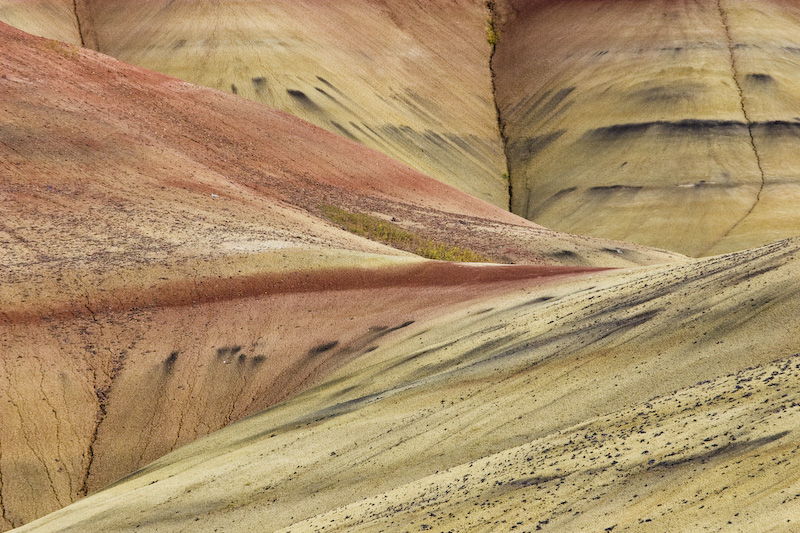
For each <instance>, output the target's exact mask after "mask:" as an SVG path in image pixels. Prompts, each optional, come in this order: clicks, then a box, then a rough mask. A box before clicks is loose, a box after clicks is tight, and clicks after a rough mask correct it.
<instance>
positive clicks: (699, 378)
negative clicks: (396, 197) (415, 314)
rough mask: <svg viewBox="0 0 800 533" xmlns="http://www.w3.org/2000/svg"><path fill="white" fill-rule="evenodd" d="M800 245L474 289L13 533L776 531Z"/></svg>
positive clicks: (791, 399) (786, 479)
mask: <svg viewBox="0 0 800 533" xmlns="http://www.w3.org/2000/svg"><path fill="white" fill-rule="evenodd" d="M797 253H798V242H797V241H787V242H781V243H777V244H775V245H772V246H768V247H765V248H761V249H756V250H753V251H749V252H742V253H739V254H733V255H728V256H721V257H715V258H711V259H708V260H704V261H700V262H697V263H692V264H687V265H683V266H664V267H651V268H648V269H637V270H629V271H622V272H618V273H612V274H603V275H599V276H596V277H593V278H591V279H584V280H575V281H573V282H571V283H569V284H559V285H552V286H546V287H536V286H532V285H529V286H528V287H527V288H526V289H525V290H522V291H519V292H517V293H514V294H508V295H504V296H503V297H502V298H493V297H492V296H490V295H486V297H485V298H482V299H481V300H482V301H480V302H475V303H474V304H473V305H470V306H467V307H465V308H464V309H462V310H458V311H456V312H454V313H447V314H443V315H440V316H438V317H436V318H434V319H432V320H430V321H427V322H425V323H422V324H413V325H409V326H408V327H406V328H403V330H399V331H398V332H397V333H396V336H395V337H393V338H392V339H391V340H387V342H381V343H380V346H378V347H377V348H376V349H375V350H373V351H371V352H369V353H368V354H365V355H363V356H362V357H359V358H358V359H355V360H353V361H352V362H351V363H349V364H347V365H345V366H343V367H342V368H340V369H339V370H338V371H336V372H335V373H334V374H333V375H332V376H331V378H330V379H329V380H327V381H325V382H323V383H321V384H320V385H318V386H317V387H315V388H313V389H311V390H309V391H307V392H305V393H302V394H300V395H298V396H296V397H294V398H293V399H290V400H288V401H287V402H285V403H283V404H281V405H279V406H276V407H274V408H272V409H269V410H267V411H265V412H263V413H261V414H259V415H257V416H254V417H250V418H248V419H246V420H243V421H241V422H239V423H237V424H234V425H232V426H229V427H227V428H226V429H224V430H221V431H219V432H216V433H214V434H212V435H209V436H208V437H205V438H203V439H201V440H198V441H197V442H195V443H193V444H190V445H188V446H186V447H184V448H181V449H179V450H177V451H175V452H173V453H172V454H169V455H167V456H165V457H163V458H161V459H159V460H157V461H156V462H154V463H153V464H151V465H150V466H148V467H147V468H145V469H144V470H142V471H140V472H138V473H136V474H135V475H133V476H131V477H129V478H127V479H125V480H123V481H122V482H120V483H118V484H115V485H114V486H112V487H110V488H108V489H106V490H103V491H101V492H98V493H97V494H95V495H93V496H90V497H88V498H87V499H85V500H83V501H80V502H78V503H76V504H73V505H72V506H70V507H67V508H65V509H64V510H62V511H59V512H57V513H54V514H52V515H50V516H49V517H47V518H45V519H42V520H40V521H36V522H34V523H32V524H30V525H29V526H26V527H24V528H22V529H21V530H20V531H85V530H103V531H125V530H131V529H134V528H135V529H137V530H145V531H156V530H157V531H183V530H187V529H190V528H192V527H193V524H198V523H199V524H202V527H203V528H208V529H209V530H213V529H215V528H217V529H218V530H220V531H228V530H230V531H249V530H257V529H266V530H275V529H279V528H287V530H290V531H314V530H330V529H335V530H346V531H349V530H353V529H356V530H358V529H363V530H368V531H378V530H396V529H397V530H425V529H434V530H450V529H455V530H459V531H463V530H471V529H473V528H474V529H479V530H492V531H497V530H512V529H522V530H526V531H530V530H532V529H536V528H537V526H538V527H541V528H542V529H543V530H550V531H564V530H571V531H572V530H603V529H605V528H607V527H615V528H618V529H620V530H622V529H627V530H631V531H640V530H653V531H664V530H669V531H673V530H682V531H696V530H698V529H705V528H709V529H711V530H731V529H734V530H759V531H762V530H769V529H772V530H779V531H791V530H792V527H793V525H792V524H793V521H794V520H795V519H796V517H797V512H796V511H797V505H798V504H797V498H798V494H800V485H798V481H797V479H798V478H797V458H796V456H795V453H796V451H797V449H798V448H800V439H798V433H797V432H798V428H797V416H796V415H797V413H796V412H795V411H796V410H797V404H796V401H795V400H796V394H797V390H796V388H797V384H796V378H797V373H798V370H797V366H798V364H800V362H798V361H797V360H796V359H797V357H796V350H797V346H798V340H800V339H798V331H797V328H796V327H795V324H796V318H797V316H798V312H800V303H798V302H800V298H799V297H798V296H799V295H798V291H800V276H799V275H798V274H800V272H798V264H797V261H796V259H795V258H796V256H797ZM513 526H517V528H514V527H513ZM598 526H602V527H599V529H598Z"/></svg>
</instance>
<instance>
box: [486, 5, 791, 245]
mask: <svg viewBox="0 0 800 533" xmlns="http://www.w3.org/2000/svg"><path fill="white" fill-rule="evenodd" d="M498 4H500V5H501V6H507V9H506V10H505V11H506V12H505V17H503V20H504V23H503V24H501V28H502V35H501V38H500V41H499V43H498V47H497V53H496V54H495V57H494V62H493V64H494V70H495V73H496V75H497V96H498V106H499V109H500V111H501V116H502V119H503V122H504V124H505V130H504V131H505V135H506V137H507V138H508V141H509V142H508V150H507V153H508V160H509V168H510V172H511V176H512V185H513V193H512V196H513V202H512V210H513V211H514V212H515V213H517V214H520V215H522V216H524V217H526V218H528V219H530V220H535V221H536V222H538V223H540V224H543V225H545V226H547V227H551V228H557V229H561V230H563V231H569V232H575V233H580V234H586V235H603V236H605V237H612V238H617V239H622V240H627V241H633V242H638V243H641V244H648V245H651V246H659V247H664V248H668V249H671V250H676V251H680V252H683V253H686V254H689V255H692V256H700V255H710V254H714V253H722V252H726V251H731V250H740V249H743V248H747V247H750V246H757V245H759V244H763V243H766V242H771V241H774V240H777V239H780V238H785V237H788V236H794V235H797V234H798V228H800V219H798V214H797V210H796V209H794V206H796V204H797V202H798V198H800V196H798V195H800V186H799V185H798V183H799V182H798V176H799V175H800V171H799V170H798V164H797V158H796V157H795V155H794V154H795V153H796V152H797V149H798V146H800V145H798V136H797V131H798V130H797V128H798V124H800V122H798V118H797V117H798V116H800V100H798V98H797V94H798V87H800V58H799V57H798V55H797V51H798V50H800V37H799V36H800V32H798V29H799V28H800V25H799V24H800V18H799V16H798V15H800V12H798V6H797V5H796V4H794V3H792V2H783V1H777V0H775V1H773V0H764V1H744V0H741V1H740V0H719V1H717V0H706V1H702V2H683V1H680V2H673V1H668V0H663V1H653V2H628V1H610V2H590V1H584V0H567V1H559V2H551V1H514V0H510V1H509V2H499V3H498Z"/></svg>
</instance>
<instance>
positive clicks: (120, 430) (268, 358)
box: [0, 252, 567, 530]
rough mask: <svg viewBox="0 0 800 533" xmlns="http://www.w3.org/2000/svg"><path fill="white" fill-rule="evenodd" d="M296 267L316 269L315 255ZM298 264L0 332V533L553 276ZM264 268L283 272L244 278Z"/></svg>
mask: <svg viewBox="0 0 800 533" xmlns="http://www.w3.org/2000/svg"><path fill="white" fill-rule="evenodd" d="M305 255H306V256H307V257H306V258H305V259H311V261H315V260H316V261H317V262H319V261H320V260H319V259H318V258H317V256H318V255H319V252H316V253H307V254H305ZM303 259H304V258H303V256H302V255H301V254H300V253H298V252H294V253H290V252H287V253H286V254H285V255H284V256H283V260H284V261H285V262H286V264H288V265H293V266H294V268H295V270H294V271H292V272H290V273H279V274H272V275H264V274H261V273H259V274H256V275H252V276H250V277H243V276H241V275H240V276H239V277H238V278H236V280H235V282H231V281H229V282H228V283H227V285H229V286H228V287H224V286H223V287H220V285H224V284H223V282H220V281H219V280H217V279H213V278H215V277H216V276H214V275H213V274H214V272H213V271H211V272H208V271H207V269H208V268H209V265H208V264H207V263H202V262H199V263H198V264H197V268H198V270H202V271H205V272H206V276H205V278H202V277H201V278H200V279H197V280H187V281H186V282H185V283H184V284H183V287H181V286H180V285H179V284H177V283H173V284H171V285H169V286H167V287H162V289H161V291H159V292H160V296H161V298H162V299H164V300H167V299H169V300H168V301H166V302H159V303H161V305H159V306H157V307H155V306H152V305H148V304H151V302H150V301H144V302H142V303H140V304H139V305H141V307H139V306H134V307H127V306H126V307H123V306H116V308H114V309H111V310H109V309H102V308H101V309H98V308H97V307H96V305H95V302H93V301H92V300H91V299H86V300H84V302H81V303H83V305H84V307H85V308H84V313H83V314H82V315H81V314H79V313H78V312H77V311H74V312H71V313H64V312H56V313H52V314H47V315H44V316H40V317H28V318H26V319H25V320H20V319H18V320H10V321H2V322H0V338H2V340H1V341H0V375H1V376H2V381H0V399H2V402H1V403H0V416H2V420H3V425H2V427H0V450H2V454H1V455H0V481H2V483H0V508H1V509H2V513H1V514H2V523H0V527H2V528H3V529H4V530H5V529H8V528H10V527H14V526H19V525H22V524H24V523H26V522H29V521H30V520H33V519H35V518H38V517H40V516H43V515H44V514H47V513H48V512H51V511H54V510H56V509H59V508H61V507H63V506H64V505H67V504H69V503H70V502H72V501H75V500H77V499H79V498H80V497H82V496H85V495H86V494H87V493H91V492H93V491H94V490H96V489H98V488H101V487H103V486H105V485H107V484H108V483H110V482H113V481H115V480H117V479H119V478H120V477H122V476H125V475H127V474H130V473H131V472H133V471H135V470H137V469H138V468H141V467H142V466H144V465H146V464H147V463H149V462H151V461H153V460H155V459H157V458H158V457H161V456H162V455H164V454H165V453H167V452H169V451H171V450H173V449H175V448H176V447H179V446H181V445H184V444H187V443H189V442H192V441H193V440H195V439H196V438H197V437H200V436H203V435H206V434H208V433H209V432H212V431H214V430H217V429H220V428H223V427H225V426H226V425H228V424H230V423H231V422H234V421H236V420H238V419H240V418H242V417H245V416H248V415H250V414H253V413H255V412H258V411H260V410H263V409H265V408H267V407H269V406H271V405H273V404H275V403H276V402H278V401H280V400H283V399H285V398H286V397H288V396H291V395H292V394H294V393H296V392H298V391H300V390H303V389H305V388H308V387H309V386H310V385H312V384H314V383H315V382H317V381H319V380H320V379H322V378H324V377H325V376H326V375H327V374H329V373H330V372H332V371H333V370H335V369H336V368H337V367H339V366H341V365H342V364H345V363H346V362H348V361H350V360H351V359H353V358H355V357H358V356H360V355H362V354H364V353H368V352H369V351H371V350H375V349H377V347H379V346H380V344H382V343H383V342H385V341H386V339H391V338H392V337H393V336H394V335H397V334H398V333H396V332H402V331H404V330H405V329H407V328H408V327H409V326H411V325H412V324H414V323H425V322H426V320H429V319H430V317H431V316H435V315H437V314H441V313H443V312H445V311H446V310H451V309H453V308H458V306H459V304H460V303H461V302H465V301H469V300H474V299H475V298H478V297H479V296H480V295H483V294H505V293H508V292H510V291H512V290H514V289H515V288H517V287H519V286H520V284H523V283H524V285H523V286H528V285H530V284H531V283H536V281H535V279H536V278H539V277H541V276H553V275H554V274H555V275H558V274H562V272H561V271H559V270H558V269H557V268H554V269H550V270H548V269H546V268H543V267H525V266H511V267H505V266H494V267H490V266H460V265H457V264H453V263H429V264H420V262H418V261H413V262H399V261H396V262H395V264H394V265H392V264H391V262H390V261H389V260H388V259H387V258H386V257H385V256H383V258H381V257H376V256H372V257H370V256H368V255H366V254H361V255H356V254H350V257H340V262H341V265H340V266H338V267H336V266H334V265H333V264H332V263H333V261H330V260H329V261H328V264H327V265H326V267H325V268H317V269H316V270H306V271H302V270H300V271H298V270H297V268H298V267H297V264H298V261H300V260H303ZM264 261H267V262H268V264H269V265H270V266H272V267H275V266H276V264H277V263H279V262H280V259H278V258H274V257H272V258H270V257H265V256H264V255H262V256H260V257H257V258H256V259H255V260H254V261H251V263H256V264H257V263H259V262H264ZM246 263H247V262H246V261H243V260H237V261H235V262H234V266H235V267H236V268H238V269H240V270H243V269H244V268H245V267H246V266H251V267H252V264H251V265H247V264H246ZM353 264H359V265H361V266H360V267H358V268H355V267H353V266H351V265H353ZM254 270H255V269H254ZM261 270H263V267H262V269H261ZM256 272H258V270H256ZM563 273H567V272H563ZM221 275H222V276H223V278H225V277H227V276H225V273H224V272H223V273H221ZM209 278H211V279H209ZM521 280H523V281H521ZM195 283H196V284H197V285H199V286H194V287H193V286H192V285H193V284H195ZM225 289H227V290H225Z"/></svg>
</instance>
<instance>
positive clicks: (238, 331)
mask: <svg viewBox="0 0 800 533" xmlns="http://www.w3.org/2000/svg"><path fill="white" fill-rule="evenodd" d="M0 48H2V50H3V54H2V55H0V101H1V102H2V104H0V124H2V126H0V173H2V182H0V198H1V199H2V202H0V213H1V214H2V217H0V244H1V245H2V246H0V264H2V269H0V282H1V283H0V299H1V300H2V302H3V305H2V309H0V331H1V332H2V335H0V365H1V366H2V374H1V375H2V379H0V398H1V399H0V415H2V420H3V424H2V425H0V448H1V449H2V451H0V473H1V474H2V480H0V508H1V509H2V514H1V515H0V520H2V522H1V523H0V527H3V528H5V529H7V528H9V527H12V526H17V525H21V524H23V523H25V522H27V521H30V520H32V519H34V518H37V517H39V516H42V515H44V514H46V513H48V512H50V511H53V510H56V509H58V508H60V507H62V506H64V505H67V504H69V503H70V502H72V501H74V500H76V499H77V498H80V497H81V496H83V495H85V494H87V493H89V492H91V491H93V490H95V489H98V488H100V487H102V486H104V485H105V484H107V483H109V482H111V481H114V480H115V479H117V478H119V477H121V476H123V475H126V474H129V473H130V472H132V471H134V470H136V469H137V468H140V467H142V466H144V465H146V464H147V463H148V462H150V461H152V460H153V459H156V458H158V457H160V456H161V455H163V454H164V453H167V452H168V451H170V450H172V449H175V448H176V447H178V446H181V445H182V444H186V443H188V442H191V441H192V440H194V439H195V438H197V437H199V436H202V435H205V434H207V433H209V432H212V431H214V430H216V429H219V428H221V427H224V426H225V425H227V424H229V423H231V422H232V421H235V420H238V419H240V418H242V417H244V416H247V415H250V414H253V413H255V412H258V411H259V410H261V409H264V408H266V407H268V406H270V405H273V404H274V403H276V402H278V401H280V400H282V399H283V398H286V397H288V396H290V395H291V394H293V393H296V392H297V391H300V390H302V389H304V388H307V387H308V386H309V385H311V384H313V383H315V382H317V381H320V380H322V379H323V378H324V376H326V375H327V374H328V373H330V372H331V371H332V370H334V369H335V368H337V367H338V366H341V365H342V364H344V363H345V362H347V361H349V360H350V359H351V358H353V357H356V356H358V355H360V354H361V353H363V352H364V351H366V350H368V349H370V348H372V347H373V344H374V343H376V342H378V341H379V340H380V339H383V337H385V336H390V335H391V334H392V333H393V332H394V331H395V330H397V329H402V327H403V325H404V324H406V323H407V322H417V321H421V320H422V319H423V318H425V317H428V316H435V315H436V314H438V313H441V312H443V310H444V309H445V308H448V309H449V308H450V307H451V306H454V305H459V304H460V303H461V302H466V301H468V300H471V299H474V298H477V297H479V296H480V295H482V294H483V293H484V292H486V293H491V294H495V293H504V292H506V291H509V290H512V289H516V288H517V287H518V286H519V285H520V283H523V284H525V283H534V284H537V283H540V282H541V280H540V278H543V277H556V278H558V277H559V276H562V275H566V274H569V273H582V272H585V267H593V268H595V269H596V267H608V266H631V265H637V264H653V263H661V262H664V261H684V260H685V259H684V258H682V256H679V255H677V254H673V253H669V252H662V251H657V250H652V249H648V248H644V247H638V246H629V245H626V244H624V243H619V242H613V241H607V240H600V239H591V238H585V237H577V236H571V235H565V234H560V233H557V232H553V231H550V230H546V229H544V228H541V227H539V226H537V225H535V224H532V223H530V222H527V221H525V220H523V219H520V218H518V217H516V216H514V215H512V214H510V213H508V212H506V211H503V210H502V209H499V208H497V207H495V206H492V205H491V204H488V203H486V202H484V201H482V200H478V199H475V198H474V197H471V196H468V195H466V194H465V193H462V192H459V191H458V190H456V189H453V188H451V187H449V186H447V185H444V184H441V183H439V182H437V181H435V180H433V179H431V178H428V177H427V176H424V175H422V174H420V173H418V172H417V171H414V170H412V169H410V168H409V167H406V166H404V165H402V164H400V163H397V162H395V161H393V160H391V159H389V158H388V157H386V156H384V155H381V154H379V153H376V152H373V151H372V150H370V149H368V148H365V147H364V146H362V145H360V144H358V143H355V142H352V141H349V140H346V139H342V138H340V137H338V136H335V135H333V134H331V133H328V132H326V131H324V130H322V129H319V128H317V127H315V126H313V125H310V124H308V123H305V122H303V121H301V120H299V119H297V118H295V117H291V116H289V115H286V114H284V113H281V112H278V111H275V110H272V109H269V108H265V107H263V106H260V105H258V104H255V103H252V102H248V101H247V100H243V99H240V98H237V97H234V96H232V95H225V94H223V93H219V92H217V91H213V90H210V89H203V88H197V87H194V86H190V85H188V84H186V83H185V82H182V81H179V80H176V79H173V78H168V77H165V76H163V75H160V74H154V73H152V72H149V71H145V70H143V69H140V68H136V67H131V66H128V65H125V64H123V63H120V62H118V61H116V60H114V59H111V58H108V57H106V56H102V55H100V54H97V53H94V52H90V51H85V50H81V49H79V48H77V47H75V46H73V45H68V44H62V43H57V42H54V41H47V40H44V39H38V38H32V37H30V36H27V35H25V34H23V33H21V32H19V31H17V30H14V29H12V28H10V27H8V26H3V27H2V28H0ZM326 205H334V206H336V207H339V208H344V209H348V210H352V211H354V212H365V213H370V214H372V215H374V216H378V217H380V218H381V219H382V220H391V219H394V221H395V223H396V224H397V225H398V226H401V227H403V228H405V229H407V230H409V231H413V232H415V233H417V234H419V235H421V236H423V237H425V238H430V239H435V240H438V241H443V242H446V243H448V244H452V245H459V246H468V247H470V249H473V250H475V251H476V252H478V253H480V254H483V255H485V256H486V257H489V258H494V259H495V260H498V261H503V262H517V263H525V264H527V265H528V266H526V265H518V266H510V265H497V266H485V265H484V266H473V267H460V266H457V265H455V266H454V265H449V264H441V263H430V262H424V261H423V260H422V258H420V257H418V256H414V255H412V254H410V253H408V252H405V251H401V250H398V249H395V248H392V247H389V246H386V245H383V244H379V243H376V242H373V241H370V240H367V239H365V238H363V237H359V236H356V235H354V234H352V233H350V232H348V231H345V230H343V229H341V228H339V227H338V226H336V225H334V224H332V223H331V222H329V221H328V220H327V219H326V218H325V217H324V214H323V213H324V206H326ZM552 265H556V267H555V268H554V267H553V266H552ZM558 265H561V267H564V268H561V267H559V266H558ZM590 270H591V269H590ZM478 287H480V289H478Z"/></svg>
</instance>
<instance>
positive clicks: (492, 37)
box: [486, 1, 500, 51]
mask: <svg viewBox="0 0 800 533" xmlns="http://www.w3.org/2000/svg"><path fill="white" fill-rule="evenodd" d="M486 9H488V10H489V20H488V21H487V23H486V40H487V41H488V42H489V44H490V45H491V47H492V51H494V48H495V46H497V41H498V40H500V30H499V29H498V28H497V24H496V23H495V5H494V2H493V1H489V2H486Z"/></svg>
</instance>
